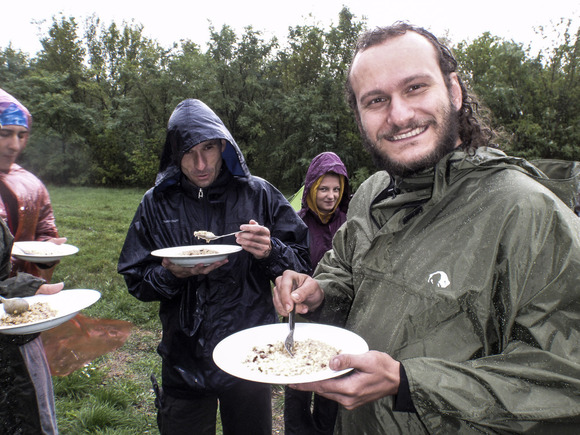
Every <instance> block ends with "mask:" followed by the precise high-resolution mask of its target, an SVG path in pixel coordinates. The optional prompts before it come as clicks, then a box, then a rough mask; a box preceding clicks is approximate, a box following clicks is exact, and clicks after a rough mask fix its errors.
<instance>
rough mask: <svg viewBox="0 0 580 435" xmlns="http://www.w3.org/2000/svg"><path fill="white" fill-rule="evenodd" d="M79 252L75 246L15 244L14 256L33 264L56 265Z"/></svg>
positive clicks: (35, 243) (31, 243) (33, 243)
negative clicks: (57, 262) (63, 258)
mask: <svg viewBox="0 0 580 435" xmlns="http://www.w3.org/2000/svg"><path fill="white" fill-rule="evenodd" d="M77 252H79V248H77V247H76V246H73V245H67V244H66V243H63V244H62V245H57V244H55V243H52V242H14V245H13V246H12V256H14V257H16V258H18V259H20V260H25V261H30V262H32V263H54V262H55V261H58V260H60V259H61V258H62V257H66V256H67V255H73V254H76V253H77Z"/></svg>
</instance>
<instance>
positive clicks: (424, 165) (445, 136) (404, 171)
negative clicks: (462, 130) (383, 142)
mask: <svg viewBox="0 0 580 435" xmlns="http://www.w3.org/2000/svg"><path fill="white" fill-rule="evenodd" d="M452 108H453V105H452V104H451V103H450V104H449V105H448V106H447V107H446V108H445V109H444V110H443V112H442V115H443V116H442V122H441V130H440V135H439V138H438V142H437V146H436V147H435V148H434V149H433V150H432V151H431V152H430V153H429V154H427V155H425V156H423V157H421V158H420V159H419V160H416V161H413V162H408V163H401V162H397V161H395V160H393V159H391V158H390V157H389V156H388V155H386V154H385V153H384V152H382V151H381V150H379V148H378V146H377V143H376V142H373V141H372V140H371V139H370V138H369V136H368V134H367V132H366V131H365V130H364V129H362V128H361V130H362V131H363V133H362V139H363V146H364V147H365V149H366V150H367V151H368V152H369V153H370V155H371V157H372V159H373V162H374V163H375V165H376V166H377V167H378V168H379V169H384V170H386V171H387V172H388V173H389V174H390V175H393V176H398V177H408V176H409V175H413V174H416V173H418V172H421V171H423V170H425V169H428V168H432V167H434V166H435V165H436V164H437V162H438V161H439V160H441V159H442V158H443V157H445V156H446V155H447V154H449V153H450V152H451V151H453V150H454V149H455V148H456V147H457V145H456V143H457V137H458V132H459V116H458V112H454V111H452ZM429 125H430V126H429V128H433V127H436V126H437V122H436V121H435V120H432V121H430V122H429ZM416 127H418V125H413V126H406V127H405V128H408V129H410V130H412V129H413V128H416ZM400 130H401V129H400V128H399V129H397V131H391V132H389V133H388V134H382V135H381V137H382V138H387V137H393V136H395V135H396V134H397V132H398V131H400Z"/></svg>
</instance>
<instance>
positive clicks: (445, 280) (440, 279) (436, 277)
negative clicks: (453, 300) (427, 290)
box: [427, 270, 451, 288]
mask: <svg viewBox="0 0 580 435" xmlns="http://www.w3.org/2000/svg"><path fill="white" fill-rule="evenodd" d="M427 282H428V283H429V284H431V285H435V286H437V287H439V288H447V287H449V284H451V281H449V277H448V276H447V274H446V273H445V272H442V271H440V270H438V271H437V272H433V273H432V274H431V275H429V278H428V279H427Z"/></svg>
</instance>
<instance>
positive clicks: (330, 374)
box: [212, 322, 369, 385]
mask: <svg viewBox="0 0 580 435" xmlns="http://www.w3.org/2000/svg"><path fill="white" fill-rule="evenodd" d="M308 327H310V328H317V329H323V330H327V331H329V330H333V331H335V332H338V331H340V334H341V335H343V336H349V337H351V340H355V341H356V342H357V344H358V346H360V347H361V349H360V350H359V353H364V352H368V351H369V346H368V343H367V342H366V340H365V339H364V338H363V337H361V336H360V335H358V334H357V333H355V332H353V331H350V330H348V329H346V328H341V327H338V326H333V325H327V324H323V323H311V322H299V323H296V331H299V330H300V329H302V328H308ZM268 328H272V329H280V331H275V332H279V333H280V334H283V335H282V336H280V337H281V339H283V338H284V337H285V334H286V333H287V331H288V324H287V323H272V324H268V325H260V326H254V327H251V328H247V329H244V330H241V331H238V332H235V333H233V334H230V335H229V336H227V337H225V338H223V339H222V340H220V342H219V343H218V344H217V345H216V346H215V348H214V350H213V352H212V359H213V361H214V363H215V364H216V365H217V366H218V367H219V368H220V369H221V370H223V371H224V372H226V373H228V374H230V375H231V376H235V377H238V378H241V379H245V380H249V381H253V382H259V383H268V384H272V385H287V384H300V383H306V382H317V381H322V380H325V379H331V378H335V377H338V376H341V375H343V374H345V373H348V372H350V371H351V370H352V368H349V369H346V370H339V371H334V370H331V369H325V370H320V371H317V372H315V373H311V374H308V375H294V376H279V375H260V374H259V373H258V372H256V371H252V370H250V369H244V370H237V371H236V370H233V372H232V370H231V365H230V364H228V363H227V361H228V360H229V359H230V358H224V359H223V360H222V359H221V354H222V353H225V350H224V348H225V347H226V346H227V344H228V343H229V342H230V341H231V342H236V341H238V340H240V338H241V337H242V336H243V335H249V334H252V333H253V332H255V330H257V329H268ZM296 331H295V333H296ZM273 337H274V335H273ZM280 337H275V338H273V340H276V341H278V340H280ZM249 350H250V349H248V351H249ZM343 353H351V352H349V351H348V349H347V350H345V351H344V352H343ZM245 356H246V355H244V356H243V357H244V358H245ZM241 366H242V360H241V359H240V360H239V365H238V367H241ZM241 375H243V376H241Z"/></svg>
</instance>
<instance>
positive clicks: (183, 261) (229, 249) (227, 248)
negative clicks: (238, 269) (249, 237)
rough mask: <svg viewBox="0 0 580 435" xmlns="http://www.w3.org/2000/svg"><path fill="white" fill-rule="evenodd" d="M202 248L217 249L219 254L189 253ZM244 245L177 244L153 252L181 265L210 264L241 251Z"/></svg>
mask: <svg viewBox="0 0 580 435" xmlns="http://www.w3.org/2000/svg"><path fill="white" fill-rule="evenodd" d="M202 249H211V250H212V251H217V254H201V255H192V254H188V252H190V251H199V250H202ZM241 250H242V247H241V246H239V245H210V244H205V243H204V244H201V245H191V246H177V247H175V248H164V249H157V250H155V251H153V252H152V253H151V255H154V256H156V257H161V258H169V259H170V260H171V262H172V263H174V264H177V265H179V266H186V267H187V266H195V265H196V264H200V263H203V264H205V265H209V264H211V263H215V262H216V261H221V260H223V259H225V258H227V257H228V255H230V254H233V253H234V252H239V251H241Z"/></svg>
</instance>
